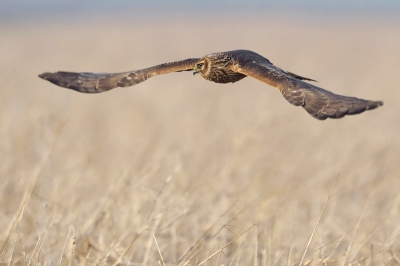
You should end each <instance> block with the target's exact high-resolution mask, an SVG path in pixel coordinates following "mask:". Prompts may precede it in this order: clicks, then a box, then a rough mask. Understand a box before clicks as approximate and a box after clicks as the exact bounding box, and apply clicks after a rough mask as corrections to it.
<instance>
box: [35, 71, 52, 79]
mask: <svg viewBox="0 0 400 266" xmlns="http://www.w3.org/2000/svg"><path fill="white" fill-rule="evenodd" d="M51 74H52V73H49V72H45V73H42V74H39V75H38V77H39V78H41V79H45V80H47V79H48V78H49V76H50V75H51Z"/></svg>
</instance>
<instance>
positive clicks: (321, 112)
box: [235, 61, 383, 120]
mask: <svg viewBox="0 0 400 266" xmlns="http://www.w3.org/2000/svg"><path fill="white" fill-rule="evenodd" d="M235 70H236V71H237V72H239V73H242V74H244V75H247V76H250V77H253V78H256V79H258V80H260V81H262V82H265V83H267V84H269V85H271V86H274V87H276V88H277V89H279V91H280V92H281V93H282V95H283V97H284V98H285V99H286V100H287V101H288V102H290V103H291V104H293V105H295V106H302V107H303V108H304V109H305V110H306V111H307V112H308V113H309V114H310V115H312V116H313V117H315V118H316V119H319V120H325V119H327V118H342V117H343V116H345V115H354V114H359V113H362V112H364V111H366V110H372V109H375V108H377V107H379V106H381V105H383V102H381V101H369V100H363V99H359V98H355V97H348V96H343V95H338V94H334V93H332V92H330V91H327V90H324V89H321V88H319V87H317V86H314V85H312V84H309V83H306V82H304V81H302V80H311V79H308V78H304V77H301V76H298V75H296V74H293V73H290V72H287V71H284V70H282V69H280V68H278V67H276V66H274V65H272V64H271V63H268V62H257V61H250V62H249V61H247V62H245V63H244V64H240V63H239V64H238V65H236V66H235Z"/></svg>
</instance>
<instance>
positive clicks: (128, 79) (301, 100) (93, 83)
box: [39, 50, 383, 120]
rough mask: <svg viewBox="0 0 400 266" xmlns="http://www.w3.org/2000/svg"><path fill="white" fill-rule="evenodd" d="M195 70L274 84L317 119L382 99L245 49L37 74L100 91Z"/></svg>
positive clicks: (220, 78) (224, 79)
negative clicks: (343, 91)
mask: <svg viewBox="0 0 400 266" xmlns="http://www.w3.org/2000/svg"><path fill="white" fill-rule="evenodd" d="M181 71H194V72H193V75H195V74H197V73H199V74H200V75H201V76H202V77H203V78H205V79H207V80H210V81H214V82H216V83H230V82H232V83H234V82H236V81H239V80H241V79H243V78H245V77H247V76H249V77H252V78H256V79H258V80H260V81H262V82H264V83H267V84H269V85H271V86H273V87H275V88H277V89H278V90H279V91H280V92H281V93H282V95H283V97H284V98H285V99H286V100H287V101H288V102H290V103H291V104H293V105H295V106H301V107H303V108H304V109H305V110H306V111H307V112H308V113H309V114H310V115H311V116H313V117H314V118H316V119H319V120H325V119H327V118H342V117H344V116H345V115H354V114H359V113H362V112H364V111H366V110H372V109H375V108H377V107H379V106H381V105H383V102H382V101H369V100H363V99H359V98H355V97H348V96H343V95H338V94H334V93H332V92H330V91H327V90H324V89H322V88H319V87H317V86H314V85H312V84H310V83H307V82H305V81H315V80H313V79H309V78H305V77H302V76H299V75H296V74H294V73H291V72H289V71H285V70H283V69H280V68H279V67H277V66H275V65H273V64H272V63H271V62H270V61H269V60H268V59H267V58H265V57H263V56H261V55H259V54H257V53H255V52H252V51H248V50H235V51H229V52H221V53H212V54H208V55H206V56H204V57H202V58H189V59H185V60H182V61H176V62H170V63H164V64H161V65H157V66H153V67H149V68H144V69H140V70H134V71H128V72H121V73H86V72H82V73H76V72H64V71H59V72H55V73H43V74H40V75H39V77H40V78H42V79H45V80H48V81H50V82H51V83H54V84H56V85H58V86H60V87H64V88H67V89H72V90H75V91H78V92H83V93H99V92H104V91H108V90H111V89H114V88H117V87H129V86H133V85H136V84H138V83H141V82H143V81H145V80H147V79H149V78H151V77H153V76H157V75H161V74H167V73H171V72H181Z"/></svg>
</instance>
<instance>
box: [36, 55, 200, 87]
mask: <svg viewBox="0 0 400 266" xmlns="http://www.w3.org/2000/svg"><path fill="white" fill-rule="evenodd" d="M197 61H199V58H189V59H186V60H182V61H177V62H171V63H165V64H161V65H157V66H153V67H149V68H145V69H140V70H134V71H129V72H122V73H75V72H64V71H59V72H55V73H48V72H46V73H43V74H40V75H39V77H40V78H42V79H45V80H48V81H50V82H51V83H54V84H56V85H58V86H60V87H64V88H67V89H72V90H75V91H79V92H84V93H99V92H104V91H108V90H111V89H114V88H117V87H129V86H133V85H136V84H138V83H140V82H143V81H145V80H146V79H149V78H151V77H153V76H157V75H161V74H167V73H170V72H180V71H188V70H193V68H194V65H195V63H196V62H197Z"/></svg>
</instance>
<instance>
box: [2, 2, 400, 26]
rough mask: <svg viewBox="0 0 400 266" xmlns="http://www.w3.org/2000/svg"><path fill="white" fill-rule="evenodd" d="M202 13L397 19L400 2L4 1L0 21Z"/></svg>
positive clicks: (399, 11) (399, 12)
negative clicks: (269, 12) (101, 15)
mask: <svg viewBox="0 0 400 266" xmlns="http://www.w3.org/2000/svg"><path fill="white" fill-rule="evenodd" d="M199 9H203V10H204V9H208V10H212V11H213V12H215V13H224V12H228V13H229V12H238V11H239V12H248V13H250V12H263V11H271V10H278V11H279V10H281V11H284V12H286V11H287V12H292V13H295V14H297V15H300V16H301V14H303V13H304V14H309V13H310V12H311V13H315V14H316V15H318V14H322V15H321V17H329V16H332V17H335V14H336V15H338V14H339V15H340V14H344V16H345V15H346V14H348V15H349V16H351V15H354V14H356V15H360V14H361V15H363V14H367V15H368V16H371V15H376V16H390V17H394V18H395V17H397V16H398V15H399V14H400V0H268V1H267V0H245V1H243V0H196V1H193V0H145V1H138V0H113V1H110V0H108V1H104V0H103V1H101V0H0V20H2V21H4V20H13V19H14V20H21V19H22V20H23V19H25V20H30V19H35V18H39V19H46V18H49V19H57V18H58V17H62V16H64V17H65V18H68V17H70V16H73V17H74V18H75V19H76V18H79V17H82V18H83V17H84V18H88V17H90V15H91V14H96V15H98V14H104V16H106V17H109V18H118V17H121V18H122V17H130V16H151V15H154V14H155V15H156V16H159V15H163V14H167V15H168V13H171V12H172V13H173V12H179V13H186V14H188V15H190V13H191V12H196V11H198V10H199ZM314 11H318V12H314ZM332 14H333V15H332Z"/></svg>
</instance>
